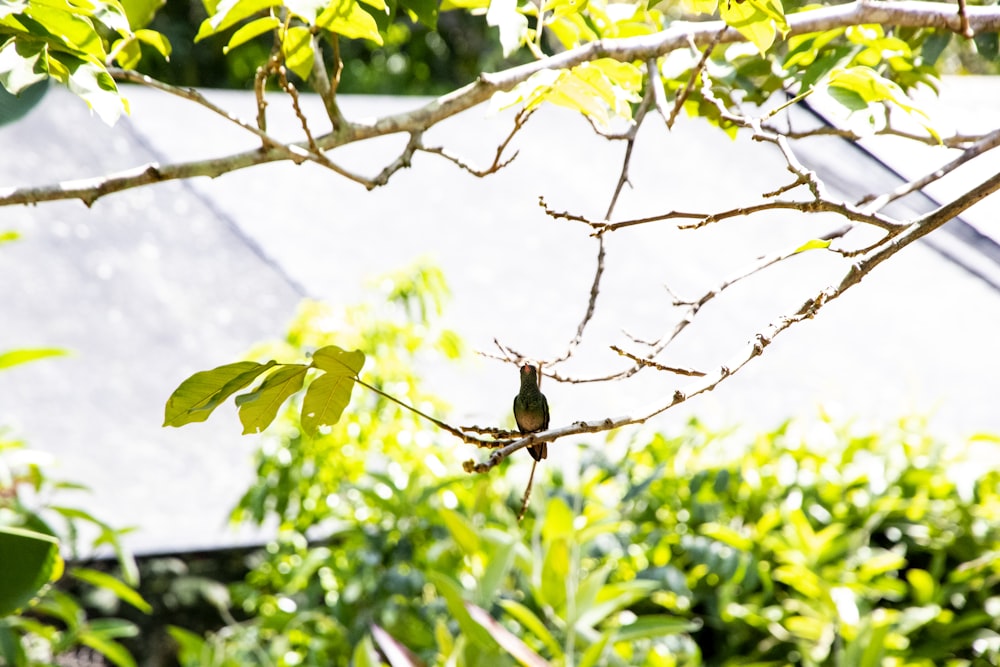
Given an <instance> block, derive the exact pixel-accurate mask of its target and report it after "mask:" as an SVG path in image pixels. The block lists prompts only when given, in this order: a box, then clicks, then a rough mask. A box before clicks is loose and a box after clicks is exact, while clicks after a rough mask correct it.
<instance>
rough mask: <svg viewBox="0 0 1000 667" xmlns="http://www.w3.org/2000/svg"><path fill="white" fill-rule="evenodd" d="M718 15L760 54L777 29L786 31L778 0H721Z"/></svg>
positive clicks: (774, 35)
mask: <svg viewBox="0 0 1000 667" xmlns="http://www.w3.org/2000/svg"><path fill="white" fill-rule="evenodd" d="M719 15H720V16H721V17H722V20H724V21H725V22H726V23H727V24H729V25H730V26H732V27H733V28H735V29H736V30H737V31H739V33H740V34H741V35H743V36H744V37H746V38H747V39H748V40H749V41H750V42H751V43H752V44H753V45H754V46H756V47H757V50H758V51H760V53H761V55H763V54H765V53H767V50H768V49H769V48H771V45H772V44H774V38H775V37H776V36H777V34H778V31H779V30H780V31H781V33H782V34H784V33H786V32H788V24H787V22H786V21H785V11H784V8H783V7H782V6H781V2H780V0H744V2H723V3H721V4H720V5H719Z"/></svg>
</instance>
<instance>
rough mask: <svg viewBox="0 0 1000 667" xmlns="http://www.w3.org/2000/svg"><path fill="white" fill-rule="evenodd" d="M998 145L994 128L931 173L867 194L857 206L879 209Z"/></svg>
mask: <svg viewBox="0 0 1000 667" xmlns="http://www.w3.org/2000/svg"><path fill="white" fill-rule="evenodd" d="M997 146H1000V129H998V130H994V131H993V132H991V133H990V134H988V135H986V136H985V137H983V138H982V139H980V140H979V141H978V142H976V143H975V144H973V145H972V146H970V147H969V148H967V149H965V151H963V152H962V154H961V155H959V156H958V157H957V158H955V159H954V160H952V161H951V162H949V163H948V164H946V165H944V166H942V167H939V168H938V169H935V170H934V171H932V172H931V173H929V174H927V175H925V176H923V177H921V178H918V179H916V180H915V181H910V182H909V183H904V184H903V185H900V186H899V187H898V188H896V189H895V190H893V191H892V192H887V193H885V194H883V195H879V196H878V197H874V196H869V197H866V198H865V199H862V200H861V201H860V202H858V206H861V207H863V209H864V210H866V211H879V210H881V209H883V208H885V207H886V205H888V204H889V203H890V202H893V201H896V200H897V199H899V198H901V197H905V196H906V195H908V194H910V193H911V192H916V191H917V190H922V189H923V188H925V187H927V186H928V185H930V184H931V183H933V182H934V181H936V180H938V179H940V178H942V177H944V176H946V175H947V174H950V173H951V172H953V171H954V170H956V169H958V168H959V167H961V166H962V165H963V164H965V163H966V162H969V161H970V160H973V159H974V158H977V157H979V156H980V155H982V154H983V153H985V152H987V151H989V150H992V149H994V148H996V147H997Z"/></svg>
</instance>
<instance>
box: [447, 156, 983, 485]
mask: <svg viewBox="0 0 1000 667" xmlns="http://www.w3.org/2000/svg"><path fill="white" fill-rule="evenodd" d="M997 190H1000V174H996V175H995V176H993V177H991V178H989V179H987V180H986V181H985V182H983V183H982V184H980V185H979V186H977V187H975V188H973V189H972V190H970V191H969V192H968V193H967V194H966V195H964V196H962V197H960V198H958V199H956V200H954V201H952V202H951V203H949V204H945V205H944V206H941V207H939V208H937V209H935V210H934V211H932V212H930V213H928V214H926V215H924V216H922V217H920V218H918V219H917V220H915V221H913V222H912V223H911V224H909V225H908V226H907V227H906V229H905V230H904V231H903V232H902V233H900V234H897V235H895V236H892V237H887V239H886V240H885V241H884V242H883V243H882V244H880V245H879V246H878V247H877V248H875V249H873V250H872V251H871V252H869V253H867V254H866V255H864V256H863V257H862V258H861V259H859V260H858V261H857V262H855V263H854V264H852V265H851V267H850V268H849V269H848V270H847V272H846V273H845V274H844V275H843V276H842V277H841V280H840V282H839V283H837V284H836V285H833V286H830V287H828V288H826V289H824V290H822V291H820V292H819V293H818V294H817V295H816V296H815V297H813V298H811V299H809V300H808V301H806V302H805V303H804V304H803V305H802V306H801V307H800V308H799V309H798V310H797V311H796V312H794V313H792V314H790V315H786V316H784V317H781V318H779V319H778V320H777V321H776V322H774V323H772V324H770V325H769V326H768V327H767V328H766V329H765V330H764V331H763V332H762V333H759V334H757V335H756V337H755V338H754V340H752V341H750V342H749V343H747V344H746V346H744V347H743V349H742V350H740V352H738V353H737V354H736V355H735V356H734V357H733V358H732V360H731V362H730V363H729V364H727V365H724V366H720V367H719V368H718V369H717V370H715V371H713V372H711V373H707V374H706V375H705V376H704V377H699V378H698V379H697V380H695V381H693V382H691V383H690V384H689V385H688V386H687V387H686V388H685V389H683V390H677V391H675V392H674V393H673V394H672V395H671V397H670V399H669V400H663V399H661V401H660V402H659V403H658V404H654V406H653V407H651V408H648V409H647V410H645V411H640V412H639V413H638V415H637V416H628V415H627V416H622V417H608V418H605V419H600V420H593V421H577V422H573V423H572V424H569V425H568V426H561V427H557V428H552V429H549V430H547V431H541V432H538V433H531V434H529V435H527V436H525V437H523V438H520V439H518V440H515V441H514V442H512V443H510V444H508V445H505V446H503V447H501V448H500V449H498V450H496V451H495V452H493V454H492V455H490V457H489V458H488V459H487V460H486V461H484V462H479V463H477V462H476V461H466V462H465V463H464V464H463V467H464V469H465V470H466V471H467V472H470V473H471V472H478V473H486V472H489V471H490V470H491V469H493V468H494V467H496V466H497V465H498V464H499V463H500V462H501V461H503V460H504V459H506V458H507V457H508V456H510V455H511V454H513V453H514V452H516V451H517V450H519V449H523V448H525V447H528V446H530V445H536V444H540V443H543V442H554V441H556V440H559V439H561V438H565V437H567V436H570V435H579V434H583V433H600V432H605V431H611V430H615V429H620V428H622V427H625V426H630V425H633V424H641V423H643V422H646V421H648V420H649V419H652V418H653V417H656V416H657V415H660V414H662V413H663V412H666V411H667V410H669V409H670V408H672V407H675V406H677V405H679V404H681V403H683V402H685V401H687V400H688V399H690V398H692V397H694V396H697V395H698V394H702V393H705V392H708V391H711V390H713V389H715V387H717V386H718V385H719V384H720V383H721V382H723V381H724V380H726V379H727V378H729V377H731V376H733V375H735V374H736V373H738V372H739V371H740V370H742V369H743V368H744V367H745V366H746V365H747V364H748V363H750V361H751V360H753V359H754V358H756V357H759V356H760V355H761V354H762V353H763V351H764V349H765V348H766V347H768V346H769V345H770V344H771V343H772V342H773V341H774V339H775V338H776V337H777V336H779V335H781V334H782V333H783V332H785V331H787V330H788V329H789V328H791V327H792V326H794V325H795V324H797V323H799V322H802V321H804V320H807V319H811V318H813V317H815V316H816V314H817V313H818V312H819V311H820V310H821V309H822V308H823V307H824V306H825V305H826V304H828V303H830V302H831V301H833V300H835V299H837V298H838V297H840V296H841V295H843V294H844V293H845V292H847V291H848V290H849V289H851V288H852V287H854V286H855V285H857V284H858V283H860V282H861V280H862V278H864V277H865V276H867V275H868V274H869V273H871V272H872V271H873V270H874V269H875V268H876V267H877V266H878V265H879V264H881V263H882V262H884V261H885V260H887V259H889V258H890V257H892V256H893V255H895V254H896V253H898V252H899V251H901V250H902V249H904V248H906V247H907V246H909V245H910V244H911V243H913V242H914V241H917V240H919V239H921V238H923V237H924V236H926V235H927V234H929V233H931V232H932V231H934V230H936V229H938V228H940V227H941V226H942V225H944V224H945V223H946V222H948V221H949V220H951V219H953V218H954V217H955V216H957V215H961V213H962V212H963V211H965V210H966V209H968V208H969V207H970V206H972V205H973V204H975V203H977V202H979V201H981V200H982V199H983V198H985V197H987V196H989V195H990V194H992V193H993V192H996V191H997Z"/></svg>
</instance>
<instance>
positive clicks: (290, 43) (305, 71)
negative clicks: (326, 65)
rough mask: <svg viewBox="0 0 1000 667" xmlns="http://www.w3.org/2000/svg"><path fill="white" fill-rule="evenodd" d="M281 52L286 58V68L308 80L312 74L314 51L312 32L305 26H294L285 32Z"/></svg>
mask: <svg viewBox="0 0 1000 667" xmlns="http://www.w3.org/2000/svg"><path fill="white" fill-rule="evenodd" d="M281 52H282V55H284V56H285V66H286V67H288V69H290V70H292V71H293V72H295V74H296V75H298V77H299V78H301V79H308V78H309V74H310V73H311V72H312V68H313V60H315V58H316V54H315V52H314V51H313V43H312V32H311V31H310V30H309V28H306V27H305V26H293V27H291V28H289V29H288V30H286V31H285V34H284V38H283V39H282V40H281Z"/></svg>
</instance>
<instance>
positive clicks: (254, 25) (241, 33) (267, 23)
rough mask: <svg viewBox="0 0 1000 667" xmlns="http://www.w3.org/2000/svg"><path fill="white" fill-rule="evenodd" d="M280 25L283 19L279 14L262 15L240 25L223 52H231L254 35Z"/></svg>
mask: <svg viewBox="0 0 1000 667" xmlns="http://www.w3.org/2000/svg"><path fill="white" fill-rule="evenodd" d="M280 25H281V21H280V20H279V19H278V17H277V16H262V17H261V18H259V19H254V20H253V21H250V22H249V23H246V24H244V25H242V26H240V28H239V30H237V31H236V32H234V33H233V36H232V37H230V38H229V43H228V44H226V46H225V47H223V49H222V52H223V53H229V52H230V51H231V50H233V49H235V48H236V47H237V46H242V45H243V44H246V43H247V42H249V41H250V40H251V39H253V38H254V37H258V36H260V35H263V34H264V33H265V32H267V31H269V30H274V29H275V28H277V27H279V26H280Z"/></svg>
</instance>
